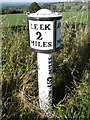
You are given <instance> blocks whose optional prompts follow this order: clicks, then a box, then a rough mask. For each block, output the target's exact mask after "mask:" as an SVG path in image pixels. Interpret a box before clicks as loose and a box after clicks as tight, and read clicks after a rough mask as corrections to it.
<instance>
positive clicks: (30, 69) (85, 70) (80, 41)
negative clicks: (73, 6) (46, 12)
mask: <svg viewBox="0 0 90 120" xmlns="http://www.w3.org/2000/svg"><path fill="white" fill-rule="evenodd" d="M4 20H5V21H4ZM4 20H3V38H2V81H3V84H2V102H3V107H2V108H3V112H2V120H12V119H13V120H40V119H43V120H45V119H46V120H47V119H49V118H46V117H45V113H43V111H41V110H40V108H39V105H38V82H37V59H36V53H33V52H32V51H30V49H29V47H28V31H27V26H26V27H25V30H23V28H21V30H20V31H18V28H17V31H12V29H11V28H10V27H9V23H8V19H7V18H6V17H5V18H4ZM74 23H75V21H73V20H72V21H69V23H68V24H67V23H66V22H62V24H61V44H63V49H61V50H60V51H58V52H57V53H54V66H53V67H54V75H53V101H54V102H53V107H54V109H53V111H54V112H55V117H54V118H53V119H54V120H57V119H58V120H89V119H90V71H89V69H90V43H89V41H88V25H86V24H85V25H81V24H79V25H77V26H76V23H75V24H74ZM17 24H18V23H17ZM6 26H7V27H6Z"/></svg>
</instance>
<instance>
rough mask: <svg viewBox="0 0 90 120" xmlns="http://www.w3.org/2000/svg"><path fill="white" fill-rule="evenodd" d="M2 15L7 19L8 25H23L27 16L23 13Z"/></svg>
mask: <svg viewBox="0 0 90 120" xmlns="http://www.w3.org/2000/svg"><path fill="white" fill-rule="evenodd" d="M3 17H5V19H7V20H8V24H9V25H10V26H19V25H20V26H23V25H26V23H27V16H26V15H25V14H6V15H3Z"/></svg>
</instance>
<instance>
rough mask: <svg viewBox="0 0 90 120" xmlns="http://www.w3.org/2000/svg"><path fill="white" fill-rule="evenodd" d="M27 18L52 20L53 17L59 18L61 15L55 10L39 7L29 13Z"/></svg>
mask: <svg viewBox="0 0 90 120" xmlns="http://www.w3.org/2000/svg"><path fill="white" fill-rule="evenodd" d="M28 18H30V19H33V20H44V19H45V20H54V19H61V18H62V15H60V14H59V13H57V12H52V11H51V10H48V9H40V10H38V11H37V12H36V13H31V14H30V15H28Z"/></svg>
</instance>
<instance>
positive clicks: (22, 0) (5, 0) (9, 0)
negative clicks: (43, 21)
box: [1, 0, 66, 3]
mask: <svg viewBox="0 0 90 120" xmlns="http://www.w3.org/2000/svg"><path fill="white" fill-rule="evenodd" d="M1 1H2V3H3V2H60V1H66V0H1Z"/></svg>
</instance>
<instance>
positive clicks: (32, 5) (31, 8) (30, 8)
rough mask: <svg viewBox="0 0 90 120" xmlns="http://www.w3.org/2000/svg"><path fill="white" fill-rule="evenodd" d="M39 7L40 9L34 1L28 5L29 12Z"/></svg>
mask: <svg viewBox="0 0 90 120" xmlns="http://www.w3.org/2000/svg"><path fill="white" fill-rule="evenodd" d="M40 9H41V7H40V6H39V5H38V4H37V3H36V2H33V3H32V4H31V5H30V6H28V10H29V11H30V12H36V11H38V10H40Z"/></svg>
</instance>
